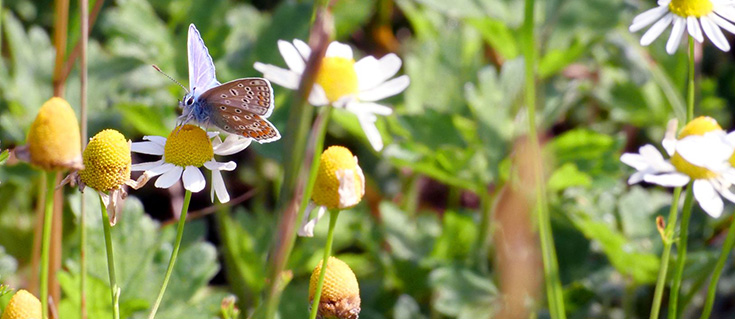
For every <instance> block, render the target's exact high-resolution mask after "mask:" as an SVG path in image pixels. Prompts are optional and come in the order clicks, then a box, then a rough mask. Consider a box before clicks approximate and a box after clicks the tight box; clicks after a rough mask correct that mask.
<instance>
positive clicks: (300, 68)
mask: <svg viewBox="0 0 735 319" xmlns="http://www.w3.org/2000/svg"><path fill="white" fill-rule="evenodd" d="M278 51H281V56H283V60H285V61H286V65H288V68H289V69H291V71H294V72H296V73H298V74H301V73H303V72H304V67H306V64H305V63H304V59H303V57H302V56H301V54H300V53H299V51H297V50H296V47H294V46H293V44H291V43H290V42H286V41H283V40H278Z"/></svg>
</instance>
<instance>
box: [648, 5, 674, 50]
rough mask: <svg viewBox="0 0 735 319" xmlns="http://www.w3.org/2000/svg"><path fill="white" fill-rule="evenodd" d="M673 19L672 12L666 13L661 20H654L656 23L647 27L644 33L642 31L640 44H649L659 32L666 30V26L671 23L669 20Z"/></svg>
mask: <svg viewBox="0 0 735 319" xmlns="http://www.w3.org/2000/svg"><path fill="white" fill-rule="evenodd" d="M673 19H674V16H673V14H672V13H668V14H666V15H665V16H664V17H663V18H661V20H658V21H656V23H654V24H653V26H651V28H650V29H648V31H646V33H644V34H643V36H642V37H641V45H642V46H647V45H649V44H651V43H652V42H653V40H656V38H658V36H660V35H661V33H663V32H664V30H666V27H668V26H669V24H671V21H673Z"/></svg>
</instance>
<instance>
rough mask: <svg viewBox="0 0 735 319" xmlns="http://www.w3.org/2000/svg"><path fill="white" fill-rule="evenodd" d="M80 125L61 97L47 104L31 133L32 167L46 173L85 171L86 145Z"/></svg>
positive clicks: (29, 143)
mask: <svg viewBox="0 0 735 319" xmlns="http://www.w3.org/2000/svg"><path fill="white" fill-rule="evenodd" d="M78 125H79V124H78V122H77V117H76V115H75V114H74V110H72V108H71V106H70V105H69V103H68V102H66V101H65V100H64V99H62V98H59V97H53V98H51V99H50V100H48V101H46V103H44V104H43V106H41V110H39V111H38V115H36V119H35V120H34V121H33V124H31V130H30V132H28V141H27V144H28V152H29V153H30V154H29V160H30V162H31V164H33V165H35V166H38V167H40V168H42V169H44V170H60V169H67V168H81V160H82V151H81V149H82V142H81V137H80V134H79V126H78Z"/></svg>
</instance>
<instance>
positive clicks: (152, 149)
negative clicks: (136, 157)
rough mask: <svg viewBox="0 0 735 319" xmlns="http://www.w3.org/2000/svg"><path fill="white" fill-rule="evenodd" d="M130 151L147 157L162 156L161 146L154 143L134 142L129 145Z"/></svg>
mask: <svg viewBox="0 0 735 319" xmlns="http://www.w3.org/2000/svg"><path fill="white" fill-rule="evenodd" d="M130 151H132V152H135V153H141V154H149V155H163V152H164V149H163V146H162V145H159V144H158V143H155V142H135V143H132V144H130Z"/></svg>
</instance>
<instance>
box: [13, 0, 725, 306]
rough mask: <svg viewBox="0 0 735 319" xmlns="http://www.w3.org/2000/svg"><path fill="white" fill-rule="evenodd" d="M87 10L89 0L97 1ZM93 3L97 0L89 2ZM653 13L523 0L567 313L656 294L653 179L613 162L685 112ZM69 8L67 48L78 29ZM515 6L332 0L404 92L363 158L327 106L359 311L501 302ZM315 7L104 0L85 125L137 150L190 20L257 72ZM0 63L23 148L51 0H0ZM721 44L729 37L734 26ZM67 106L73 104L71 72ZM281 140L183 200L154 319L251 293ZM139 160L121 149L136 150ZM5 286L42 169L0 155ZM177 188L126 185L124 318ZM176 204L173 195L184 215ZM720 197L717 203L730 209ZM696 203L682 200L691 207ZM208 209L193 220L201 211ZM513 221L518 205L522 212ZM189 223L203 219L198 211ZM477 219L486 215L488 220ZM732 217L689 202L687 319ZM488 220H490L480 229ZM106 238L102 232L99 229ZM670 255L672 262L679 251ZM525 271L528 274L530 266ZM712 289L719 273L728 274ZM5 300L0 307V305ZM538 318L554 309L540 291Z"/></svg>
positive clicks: (101, 272)
mask: <svg viewBox="0 0 735 319" xmlns="http://www.w3.org/2000/svg"><path fill="white" fill-rule="evenodd" d="M97 1H101V0H97ZM94 3H95V1H91V4H90V7H93V6H94ZM654 5H655V2H654V1H633V0H627V1H623V0H585V1H573V0H547V1H538V2H537V18H538V21H537V23H536V24H537V35H538V36H537V44H536V45H537V47H538V48H539V64H538V74H539V79H538V83H539V101H540V104H539V115H538V117H539V120H540V122H541V123H540V125H541V127H542V130H543V131H544V132H546V134H545V136H544V138H543V140H544V141H545V142H546V146H545V150H546V151H547V153H549V154H550V155H551V157H552V158H554V159H555V160H554V161H552V162H550V163H545V165H546V166H547V168H548V170H549V185H548V188H549V192H550V196H551V197H550V200H551V202H550V204H551V215H552V223H553V227H554V236H555V240H556V247H557V251H558V255H559V257H558V258H559V263H560V265H559V266H560V270H561V278H562V283H563V284H564V293H565V299H566V308H567V311H568V312H569V317H570V318H644V317H648V309H649V308H650V302H651V299H652V294H653V282H655V280H656V275H657V273H658V264H659V252H660V249H661V240H660V237H659V234H658V232H657V231H656V227H655V224H654V222H655V217H656V216H657V215H664V214H665V212H667V211H668V206H669V204H670V202H671V195H670V193H669V192H668V191H666V190H664V189H661V188H654V187H648V186H646V185H644V186H639V185H636V186H631V187H629V186H627V185H626V179H627V177H628V174H629V173H630V170H629V169H628V168H627V167H624V166H623V165H622V164H621V163H620V162H619V160H618V158H619V155H620V154H621V153H622V152H624V151H634V150H637V148H638V147H639V146H640V145H643V144H644V143H654V144H656V145H658V144H659V141H660V140H661V139H662V138H663V131H664V129H665V124H666V122H667V121H668V120H669V119H670V118H674V117H678V118H679V119H680V121H681V120H683V117H684V111H683V110H684V100H683V92H684V88H685V77H686V72H687V66H686V63H687V60H686V55H685V53H683V52H684V50H679V53H677V54H675V55H673V56H669V55H667V54H666V53H665V50H664V41H663V40H659V41H656V42H655V43H654V44H653V45H652V46H651V47H650V48H642V47H640V45H639V44H638V39H639V35H636V34H631V33H629V32H628V30H627V27H628V25H629V23H630V21H631V20H632V18H633V16H634V15H635V14H637V13H639V12H642V11H643V10H646V9H649V8H651V7H653V6H654ZM77 6H78V4H77V3H76V1H72V4H71V10H70V12H71V14H70V24H69V26H70V27H69V46H68V47H69V53H70V52H71V51H72V48H73V44H74V43H76V41H77V39H78V38H79V24H80V23H79V13H78V12H79V9H78V7H77ZM522 10H523V2H522V1H516V0H453V1H445V0H339V1H337V2H336V5H335V6H334V8H333V14H334V20H335V31H336V33H335V36H336V40H338V41H341V42H345V43H348V44H350V45H351V46H352V47H353V48H355V49H357V50H358V52H359V53H357V54H356V57H358V58H359V57H362V56H365V55H375V56H382V55H384V54H386V53H388V52H395V53H397V54H398V55H399V56H400V57H401V58H402V59H403V67H402V70H401V72H400V73H402V74H408V75H409V76H410V78H411V85H410V86H409V87H408V89H407V90H406V91H405V92H404V93H403V94H400V95H397V96H395V97H392V98H390V99H388V100H386V101H382V102H381V103H382V104H387V105H390V106H391V107H392V108H393V109H394V114H393V115H392V116H388V117H384V118H379V119H378V123H377V124H378V127H379V129H380V130H381V133H382V135H383V138H384V140H385V141H386V147H385V149H384V150H383V151H382V152H381V153H376V152H374V151H373V150H372V148H371V147H370V145H369V143H368V142H367V140H366V138H365V137H364V134H363V132H362V130H361V129H360V126H359V125H358V122H357V120H356V118H355V117H354V116H353V115H352V114H351V113H348V112H345V111H343V110H336V111H335V113H334V114H333V117H332V119H333V121H332V122H331V123H330V126H329V128H328V135H327V139H326V143H325V145H333V144H340V145H344V146H347V147H348V148H349V149H351V150H352V152H353V153H355V154H356V155H357V156H358V157H359V159H360V165H361V166H362V168H363V170H364V171H365V175H366V177H367V186H368V191H367V196H366V200H364V201H363V202H362V203H361V204H360V205H358V206H357V207H355V208H353V209H350V210H349V211H347V212H345V213H343V214H341V218H340V219H339V222H338V225H337V230H336V235H335V236H336V241H335V247H334V248H335V249H334V251H335V254H336V255H337V256H338V257H340V258H341V259H342V260H344V261H345V262H347V263H348V264H349V265H350V266H351V267H352V268H353V270H354V271H355V273H356V275H357V278H358V280H359V283H360V287H361V297H362V313H361V318H367V319H371V318H396V319H409V318H411V319H419V318H432V319H433V318H463V319H464V318H486V317H492V316H493V314H494V313H495V312H496V311H497V308H498V307H497V306H498V302H500V300H501V298H502V296H501V295H500V293H499V290H498V287H497V285H498V282H497V276H498V275H497V273H496V271H495V269H494V268H495V267H494V266H493V263H494V261H495V260H494V258H495V257H494V254H493V252H494V247H493V244H492V243H491V244H489V245H483V244H482V243H484V242H485V241H486V239H485V236H487V235H488V232H486V231H483V230H482V229H480V228H479V226H480V225H483V223H482V221H487V219H483V218H487V215H485V214H489V213H490V210H489V209H487V210H483V209H482V208H483V207H491V206H492V204H493V202H492V201H493V200H494V198H495V197H494V194H496V190H497V189H498V188H499V187H500V186H501V185H503V183H504V182H505V180H506V179H507V178H508V176H509V172H508V167H509V160H508V158H509V156H510V155H511V153H512V143H513V141H514V140H515V139H516V138H518V137H519V136H522V135H523V134H524V133H525V130H526V127H527V124H526V118H525V110H524V108H523V101H522V93H523V89H524V88H523V78H522V74H523V59H522V56H521V55H520V48H521V45H522V44H521V43H520V42H519V41H520V40H519V38H520V37H518V33H519V29H520V26H521V23H522V17H523V15H522ZM311 12H312V3H311V2H310V1H289V0H284V1H266V0H254V1H250V2H248V1H229V0H211V1H189V0H151V1H145V0H118V1H112V0H108V1H105V3H104V5H103V7H102V10H101V12H100V14H99V16H98V19H97V21H96V23H95V25H94V27H93V28H92V29H91V37H90V43H89V133H90V136H91V135H94V134H95V133H97V132H99V131H100V130H102V129H104V128H114V129H117V130H119V131H121V132H122V133H123V134H124V135H125V136H126V137H127V138H129V139H132V140H133V141H140V140H141V139H142V137H143V136H144V135H163V136H167V135H168V133H169V131H170V129H171V128H172V127H173V126H174V123H175V120H176V117H177V114H178V112H179V110H178V109H177V99H178V98H180V97H181V96H182V95H183V92H182V90H181V89H180V88H179V87H178V86H176V85H175V84H173V83H172V82H171V81H169V80H168V79H166V78H165V77H163V76H161V75H160V74H158V73H157V72H156V71H155V70H154V69H153V68H152V67H151V66H150V65H151V64H156V65H158V66H159V67H160V68H161V69H163V70H164V71H165V72H167V73H168V74H169V75H171V76H172V77H173V78H175V79H179V80H182V81H184V82H185V81H186V80H185V79H186V78H187V66H186V46H185V43H186V30H187V29H186V28H187V26H188V24H189V23H194V24H196V26H197V28H198V29H199V30H200V32H201V34H202V37H203V39H204V41H205V43H206V44H207V46H208V48H209V52H210V53H211V55H212V57H213V59H214V61H215V65H216V67H217V77H218V79H219V80H220V81H222V82H224V81H229V80H232V79H235V78H239V77H246V76H258V75H259V74H258V73H257V72H256V71H255V70H254V69H253V67H252V65H253V63H254V62H255V61H260V62H265V63H270V64H275V65H279V66H285V63H284V62H283V59H282V58H281V56H280V54H279V52H278V49H277V45H276V41H277V40H279V39H284V40H291V39H294V38H298V39H302V40H306V38H307V36H308V30H309V19H310V17H311ZM0 14H2V23H1V25H2V37H1V41H2V51H0V53H1V58H0V141H2V144H0V147H2V148H3V149H5V148H8V147H14V146H19V145H23V144H25V136H26V134H27V131H28V128H29V126H30V123H31V122H32V121H33V118H34V117H35V115H36V112H37V110H38V109H39V108H40V106H41V104H42V103H43V102H44V101H45V100H47V99H48V98H49V97H51V95H52V86H51V75H52V72H53V60H54V49H53V46H52V41H51V39H50V34H51V27H52V24H53V1H49V0H39V1H27V0H4V2H3V7H2V12H0ZM729 39H731V40H732V36H729ZM698 52H699V53H700V54H699V56H698V57H699V60H698V63H700V66H701V68H700V69H699V73H698V76H699V83H700V88H699V89H700V90H701V92H700V95H699V96H698V98H697V100H698V102H697V108H698V109H697V111H696V112H695V114H707V115H709V116H712V117H714V118H716V119H717V120H718V121H719V122H720V124H721V125H722V126H723V127H725V128H726V129H727V128H730V127H732V125H731V124H732V116H731V114H732V110H733V109H732V106H733V105H735V94H733V93H732V92H733V91H732V90H731V88H733V87H735V83H734V82H735V76H734V75H735V72H733V66H734V65H735V64H733V63H732V61H733V56H732V54H730V53H726V52H721V51H719V50H717V49H716V48H714V47H712V46H709V45H705V46H704V47H702V48H701V50H700V47H698ZM66 83H67V84H66V90H65V97H66V98H67V100H68V101H69V102H70V103H71V105H72V106H73V107H74V108H75V110H76V111H77V114H78V112H79V109H78V107H79V72H78V64H76V65H75V68H74V69H73V70H72V72H71V73H70V76H69V78H68V80H67V82H66ZM274 90H275V93H276V109H275V112H274V113H273V116H272V117H271V118H270V119H271V120H272V122H273V123H274V124H275V125H276V126H277V127H278V128H279V130H280V132H281V134H282V135H287V134H289V130H290V128H289V127H287V126H286V125H285V124H286V118H287V114H288V113H289V109H288V108H289V106H290V105H291V103H290V101H291V100H292V98H293V92H292V91H289V90H287V89H284V88H282V87H279V86H275V87H274ZM286 156H288V153H284V150H283V145H282V144H281V143H279V142H276V143H270V144H264V145H259V144H254V145H252V146H250V147H249V148H248V149H247V150H246V151H244V152H242V153H239V154H237V155H235V156H231V157H228V158H227V159H226V160H230V159H231V160H235V161H236V162H237V164H238V169H237V170H236V171H233V172H227V173H225V174H224V175H225V179H226V183H227V185H228V189H229V191H230V194H231V196H232V197H233V198H236V197H238V196H242V195H243V194H246V193H247V192H249V191H251V190H252V191H254V195H253V196H252V197H247V198H246V199H245V200H235V201H233V202H232V203H230V204H228V205H220V206H217V207H215V208H214V209H209V208H208V207H210V206H211V205H212V204H211V203H210V201H209V194H208V189H207V190H206V191H204V192H201V193H199V194H195V195H194V197H193V202H192V206H191V208H190V210H191V211H192V212H199V213H201V214H199V218H196V219H195V220H193V221H192V222H190V223H188V225H187V228H186V232H185V237H184V246H183V248H182V251H181V254H180V257H179V260H178V262H177V266H176V269H175V271H174V274H173V280H172V281H171V285H170V286H169V289H168V291H167V294H166V296H165V298H164V302H163V305H162V307H161V311H160V312H159V316H158V318H162V319H165V318H216V317H217V315H218V311H219V307H220V302H221V300H222V298H223V297H224V296H226V295H227V294H235V295H236V296H237V297H238V303H239V305H240V307H241V309H242V310H243V312H244V313H246V314H247V313H249V312H250V311H252V310H253V308H254V307H255V305H257V304H259V303H260V302H261V301H262V300H261V298H262V295H261V293H262V290H263V288H264V286H265V276H266V272H267V266H268V264H267V255H268V249H269V247H270V246H271V244H272V243H271V241H272V239H273V236H274V232H275V229H276V225H277V223H278V220H279V215H280V212H279V211H276V210H275V203H276V191H277V189H278V188H279V186H280V183H281V180H282V178H283V168H282V165H281V163H282V161H283V160H284V157H286ZM150 159H151V158H146V157H136V156H135V155H134V158H133V161H134V162H141V161H147V160H150ZM0 181H2V184H1V185H0V282H3V283H6V284H9V285H10V286H11V287H14V288H20V287H24V286H25V285H27V284H28V282H29V278H30V277H32V276H31V273H30V272H31V270H30V261H31V255H32V249H31V247H32V246H33V244H32V243H33V237H34V234H33V231H34V223H35V217H34V209H35V207H36V205H37V204H36V203H37V197H38V193H37V189H39V188H42V187H40V185H42V183H41V181H40V173H38V172H36V171H34V170H33V169H31V168H30V166H28V165H26V164H19V165H14V166H2V167H0ZM66 193H67V198H68V200H67V201H65V203H66V204H65V207H64V235H63V256H64V257H63V267H62V268H63V269H62V272H61V273H60V274H59V282H60V284H61V287H62V291H63V296H64V297H63V299H62V300H61V302H60V303H59V305H58V306H59V311H60V315H61V318H64V319H67V318H78V317H79V314H78V307H79V293H78V281H79V278H80V277H79V261H78V256H79V240H78V237H79V227H78V220H79V214H80V210H79V202H80V200H79V197H80V196H81V195H80V194H79V193H78V191H76V189H71V188H67V190H66ZM84 196H85V200H86V201H88V204H87V207H88V208H87V213H88V216H89V218H88V219H87V220H88V221H89V222H88V232H89V238H90V247H89V252H88V256H89V270H90V279H89V295H88V307H89V313H90V318H103V317H107V316H109V314H108V312H109V310H108V309H109V304H110V301H109V294H108V291H109V288H108V283H107V273H106V268H105V267H106V259H105V257H104V245H102V241H101V238H102V230H101V224H100V220H99V213H98V211H97V204H96V198H95V196H96V195H95V194H93V192H87V193H86V194H84ZM182 196H183V190H182V189H181V188H175V187H174V188H172V189H170V190H160V189H156V188H155V187H152V185H149V186H147V187H145V188H143V189H141V190H138V191H132V192H131V196H130V198H129V199H128V201H127V203H126V207H125V211H124V213H123V215H122V217H121V220H119V222H118V224H117V226H115V227H114V229H113V238H114V239H115V245H116V246H115V249H116V255H117V258H116V260H117V261H118V265H117V267H118V269H119V270H118V271H119V273H118V277H119V278H118V281H119V282H121V283H122V284H121V286H122V297H121V311H122V315H123V317H125V318H144V316H145V315H146V313H147V312H146V309H148V308H149V307H150V306H151V304H152V302H153V301H154V296H155V294H156V292H157V291H158V287H159V284H160V282H161V281H162V275H163V273H164V271H165V267H166V263H167V262H168V256H169V255H170V251H171V249H172V247H171V242H172V241H173V237H174V234H175V230H174V227H172V225H171V221H172V218H174V212H178V207H180V205H181V198H182ZM177 205H179V206H177ZM731 206H732V205H730V206H729V208H726V210H728V209H732V207H731ZM698 209H699V208H698V207H695V210H698ZM202 210H204V211H202ZM518 213H524V212H518ZM195 215H197V214H195ZM483 215H485V217H483ZM726 216H728V217H725V218H721V219H719V220H715V219H712V218H708V217H706V215H705V214H702V213H701V212H695V213H694V215H693V219H692V225H691V226H690V232H691V233H690V236H691V238H690V241H689V259H688V261H687V266H686V267H687V268H686V270H685V273H684V280H685V285H684V292H683V294H682V297H681V298H682V299H683V301H684V302H687V303H689V302H691V303H690V306H689V307H688V308H687V309H686V311H685V312H684V313H683V316H684V317H685V318H689V317H694V316H696V315H697V314H698V310H697V309H698V308H699V306H701V303H702V298H701V296H702V295H703V291H702V287H703V285H704V286H705V288H706V281H707V279H708V275H709V273H710V271H711V269H712V268H713V267H714V262H715V259H716V257H717V255H718V253H719V247H720V244H721V241H722V240H723V238H724V236H723V235H724V234H723V233H724V231H723V230H724V229H726V227H727V226H728V224H729V223H730V222H731V221H730V217H729V215H726ZM489 224H490V225H492V222H490V223H489ZM326 228H327V227H326V223H321V224H320V225H319V226H318V227H317V230H316V236H315V237H314V238H299V239H297V242H296V247H295V250H294V253H293V255H292V257H291V259H290V261H289V265H288V268H289V269H291V270H292V271H293V276H294V278H293V281H292V282H291V284H290V285H289V286H288V287H287V288H286V291H285V295H284V299H283V301H282V302H281V306H280V315H281V318H303V317H305V316H306V313H307V309H308V305H307V295H308V288H307V287H308V278H309V275H310V273H311V270H312V268H313V267H314V266H315V265H316V264H317V263H318V260H320V258H321V256H322V251H321V249H322V246H323V243H324V240H325V237H326ZM98 239H100V240H98ZM672 262H673V260H672ZM538 269H539V274H540V273H541V272H542V271H541V265H540V264H539V265H538ZM720 281H721V283H723V284H721V285H720V289H719V291H718V296H719V299H718V302H717V303H716V304H715V316H719V317H715V316H713V318H726V317H727V315H726V314H728V313H732V311H734V310H735V303H734V302H733V300H735V285H733V283H735V269H733V265H732V263H731V262H729V263H728V264H727V265H726V268H725V272H724V274H723V277H722V278H721V280H720ZM724 283H727V284H724ZM6 301H7V298H5V301H2V302H0V307H2V305H4V304H5V302H6ZM530 302H532V303H533V304H535V305H536V307H535V309H537V311H536V315H537V317H538V318H545V317H547V316H548V315H547V313H546V310H545V308H546V307H545V301H544V300H543V299H540V300H533V301H530Z"/></svg>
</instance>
